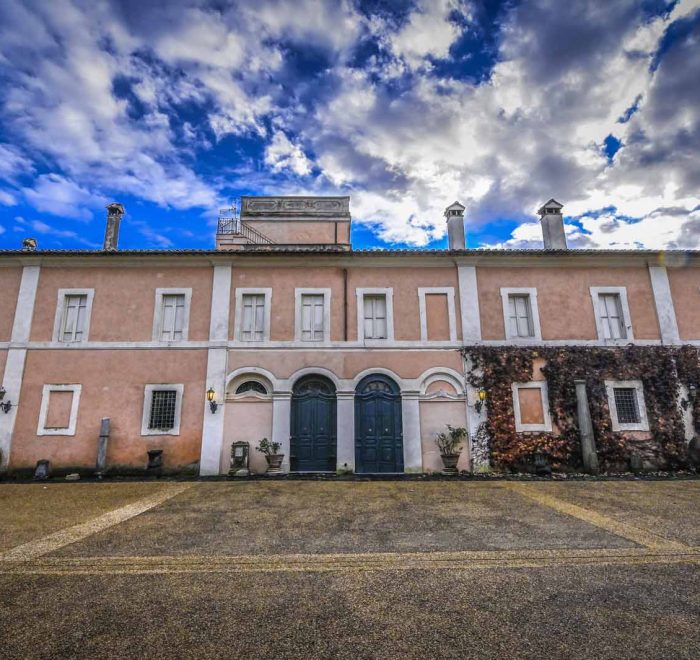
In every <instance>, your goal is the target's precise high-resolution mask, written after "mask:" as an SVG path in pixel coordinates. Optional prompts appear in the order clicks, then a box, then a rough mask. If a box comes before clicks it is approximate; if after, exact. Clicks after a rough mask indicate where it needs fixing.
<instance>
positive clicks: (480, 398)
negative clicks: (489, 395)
mask: <svg viewBox="0 0 700 660" xmlns="http://www.w3.org/2000/svg"><path fill="white" fill-rule="evenodd" d="M477 397H478V400H477V402H476V403H475V404H474V408H475V409H476V412H477V413H481V409H482V407H483V405H484V402H485V401H486V390H485V389H484V388H483V387H480V388H479V391H478V393H477Z"/></svg>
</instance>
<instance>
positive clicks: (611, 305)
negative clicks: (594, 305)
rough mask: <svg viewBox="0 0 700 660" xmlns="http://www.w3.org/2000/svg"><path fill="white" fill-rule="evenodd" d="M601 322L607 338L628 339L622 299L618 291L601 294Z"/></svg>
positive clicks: (604, 335)
mask: <svg viewBox="0 0 700 660" xmlns="http://www.w3.org/2000/svg"><path fill="white" fill-rule="evenodd" d="M598 303H599V309H600V322H601V325H602V326H603V337H604V338H605V339H626V338H627V330H626V329H625V322H624V316H623V314H622V301H621V300H620V294H618V293H601V294H600V296H599V300H598Z"/></svg>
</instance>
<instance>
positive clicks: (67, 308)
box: [59, 294, 87, 343]
mask: <svg viewBox="0 0 700 660" xmlns="http://www.w3.org/2000/svg"><path fill="white" fill-rule="evenodd" d="M86 321H87V296H86V295H84V294H82V295H67V296H66V297H65V299H64V301H63V318H62V319H61V333H60V335H59V341H61V342H66V343H68V342H78V341H83V339H84V337H85V325H86Z"/></svg>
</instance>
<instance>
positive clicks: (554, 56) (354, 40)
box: [0, 0, 700, 248]
mask: <svg viewBox="0 0 700 660" xmlns="http://www.w3.org/2000/svg"><path fill="white" fill-rule="evenodd" d="M242 194H317V195H321V194H343V195H351V209H352V212H353V217H354V219H355V230H354V243H355V246H356V247H374V246H384V247H398V246H411V247H416V246H417V247H442V246H444V245H445V224H444V219H443V217H442V211H443V209H444V208H445V206H447V205H448V204H450V203H451V202H453V201H454V200H459V201H461V202H462V203H463V204H465V205H466V207H467V211H466V214H467V218H468V224H467V231H468V235H469V238H468V242H469V245H470V246H471V247H479V246H485V245H499V246H518V247H537V246H538V245H541V243H540V230H539V227H538V226H537V225H536V224H535V223H534V219H535V218H536V216H535V215H534V212H535V211H536V209H537V208H538V206H539V204H541V203H542V202H544V201H546V200H547V199H549V198H550V197H555V198H556V199H558V200H559V201H560V202H562V203H563V204H564V205H565V213H566V218H567V231H568V234H569V237H570V242H571V243H572V244H573V245H576V246H582V247H583V246H585V247H609V246H614V247H634V246H639V247H651V248H660V247H667V248H672V247H688V248H691V247H695V248H700V0H678V1H677V2H673V1H670V0H569V1H566V2H565V1H564V0H520V1H518V0H505V1H502V2H498V1H490V0H414V1H413V2H409V1H399V0H376V1H375V2H371V1H369V0H345V1H342V0H337V1H335V2H332V1H330V0H328V1H324V0H306V1H304V2H302V1H301V0H297V1H295V2H291V1H290V2H282V1H279V0H239V1H237V2H231V1H229V0H121V1H118V0H52V1H51V2H46V1H45V0H2V1H1V2H0V248H15V247H18V246H19V243H20V241H21V239H22V238H24V237H26V236H35V237H37V238H38V240H39V243H40V246H41V247H44V248H58V247H63V248H67V247H70V248H90V247H100V246H101V241H102V235H103V225H104V214H105V211H104V206H105V204H106V203H108V202H110V201H120V202H122V203H123V204H124V205H125V206H126V208H127V213H128V215H127V217H126V218H125V221H124V224H123V229H122V240H121V245H122V246H123V247H131V248H162V247H166V248H169V247H195V248H208V247H211V246H213V241H214V231H215V220H216V215H217V210H218V208H219V207H222V206H226V205H227V204H229V203H230V202H231V200H232V199H235V198H237V197H238V196H240V195H242Z"/></svg>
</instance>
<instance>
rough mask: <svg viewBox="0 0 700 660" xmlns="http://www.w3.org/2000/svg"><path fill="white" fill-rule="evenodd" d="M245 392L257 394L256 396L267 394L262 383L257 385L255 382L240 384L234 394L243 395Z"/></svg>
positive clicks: (249, 381)
mask: <svg viewBox="0 0 700 660" xmlns="http://www.w3.org/2000/svg"><path fill="white" fill-rule="evenodd" d="M246 392H257V393H258V394H267V390H266V389H265V386H264V385H263V384H262V383H258V382H257V381H255V380H247V381H246V382H245V383H241V384H240V385H239V386H238V387H237V388H236V394H245V393H246Z"/></svg>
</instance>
